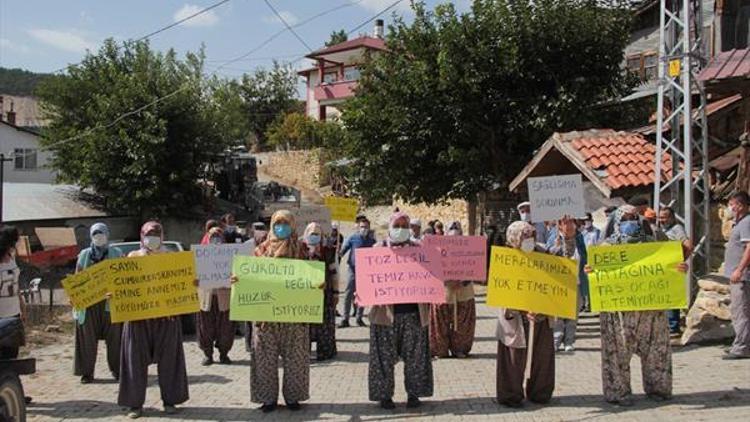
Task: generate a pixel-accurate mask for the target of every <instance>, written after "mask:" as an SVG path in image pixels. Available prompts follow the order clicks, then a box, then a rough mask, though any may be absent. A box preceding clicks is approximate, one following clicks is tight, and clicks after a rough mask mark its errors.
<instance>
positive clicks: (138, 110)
mask: <svg viewBox="0 0 750 422" xmlns="http://www.w3.org/2000/svg"><path fill="white" fill-rule="evenodd" d="M224 1H225V2H226V1H229V0H224ZM361 1H362V0H359V1H356V2H349V3H346V4H343V5H339V6H337V7H334V8H332V9H330V10H327V11H324V12H322V13H319V14H317V15H315V16H313V17H311V18H308V19H306V20H305V21H303V22H300V23H298V24H297V25H295V26H301V25H303V24H306V23H308V22H310V21H312V20H314V19H316V18H319V17H321V16H324V15H326V14H328V13H330V12H332V11H335V10H339V9H343V8H345V7H350V6H353V5H355V4H357V3H360V2H361ZM402 1H403V0H397V1H395V2H393V3H392V4H390V5H389V6H388V7H386V8H385V9H383V10H381V11H380V12H378V13H377V14H376V15H375V16H373V17H371V18H369V19H368V20H366V21H364V22H363V23H362V24H360V25H358V26H356V27H354V29H352V30H350V31H349V32H348V33H347V35H351V34H352V33H354V32H355V31H357V30H358V29H360V28H362V27H363V26H365V25H367V24H368V23H370V22H372V21H373V20H375V19H377V18H378V17H379V16H380V15H382V14H383V13H386V12H387V11H389V10H390V9H392V8H393V7H395V6H396V5H397V4H399V3H401V2H402ZM287 30H291V29H290V28H286V29H282V30H281V31H279V32H276V33H274V34H273V35H271V36H270V37H269V38H268V39H266V40H265V41H263V42H261V43H260V44H259V45H258V46H256V47H255V48H253V49H251V50H250V51H249V52H247V53H245V54H243V55H241V56H238V57H236V58H234V59H231V60H228V61H227V62H225V63H224V64H222V65H221V66H219V67H217V68H216V69H215V70H214V71H213V72H211V73H210V75H215V74H216V73H218V72H219V71H220V70H221V69H224V68H225V67H226V66H227V65H230V64H232V63H235V62H238V61H240V60H243V59H245V58H247V57H248V56H249V55H251V54H253V53H254V52H256V51H258V50H260V49H261V48H263V47H265V46H266V45H267V44H268V43H270V42H271V41H273V40H274V39H276V38H277V37H278V36H279V35H281V34H283V33H284V32H286V31H287ZM308 48H309V47H308ZM304 58H305V56H302V57H300V58H299V59H297V60H295V61H293V62H292V63H296V62H298V61H299V60H302V59H304ZM189 87H190V85H183V86H182V87H180V88H178V89H176V90H174V91H172V92H170V93H169V94H166V95H164V96H163V97H159V98H157V99H155V100H153V101H151V102H150V103H148V104H146V105H143V106H141V107H138V108H137V109H135V110H131V111H128V112H126V113H124V114H122V115H120V116H118V117H117V118H115V119H114V120H113V121H111V122H110V123H108V124H106V125H97V126H94V127H93V128H89V129H86V130H84V131H83V132H81V133H80V134H78V135H73V136H71V137H68V138H65V139H62V140H60V141H57V142H55V143H53V144H52V145H49V146H47V147H46V148H45V149H47V150H49V149H50V148H54V147H56V146H59V145H62V144H64V143H67V142H72V141H75V140H78V139H80V138H82V137H84V136H86V135H88V134H89V133H91V132H94V131H96V130H99V129H107V128H110V127H112V126H114V125H115V124H117V123H118V122H120V121H121V120H122V119H125V118H127V117H129V116H132V115H134V114H138V113H140V112H141V111H143V110H145V109H147V108H149V107H151V106H153V105H156V104H158V103H160V102H162V101H164V100H166V99H168V98H171V97H173V96H175V95H177V94H178V93H180V92H182V91H184V90H186V89H187V88H189Z"/></svg>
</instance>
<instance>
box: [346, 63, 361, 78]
mask: <svg viewBox="0 0 750 422" xmlns="http://www.w3.org/2000/svg"><path fill="white" fill-rule="evenodd" d="M344 80H345V81H356V80H359V68H357V67H356V66H351V67H347V68H345V69H344Z"/></svg>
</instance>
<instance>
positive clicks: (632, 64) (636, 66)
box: [627, 54, 643, 78]
mask: <svg viewBox="0 0 750 422" xmlns="http://www.w3.org/2000/svg"><path fill="white" fill-rule="evenodd" d="M627 67H628V70H629V71H630V72H632V73H634V74H635V75H637V76H638V77H639V78H643V75H641V55H640V54H637V55H635V56H628V62H627Z"/></svg>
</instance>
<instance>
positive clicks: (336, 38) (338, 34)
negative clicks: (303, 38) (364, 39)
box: [326, 29, 349, 47]
mask: <svg viewBox="0 0 750 422" xmlns="http://www.w3.org/2000/svg"><path fill="white" fill-rule="evenodd" d="M348 39H349V35H347V33H346V31H344V30H343V29H340V30H338V31H333V32H331V36H330V38H328V41H326V47H330V46H332V45H336V44H340V43H342V42H344V41H347V40H348Z"/></svg>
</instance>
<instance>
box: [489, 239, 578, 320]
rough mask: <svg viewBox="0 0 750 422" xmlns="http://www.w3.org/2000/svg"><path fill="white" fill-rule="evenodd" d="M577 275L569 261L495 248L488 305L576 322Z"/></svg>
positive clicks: (575, 263)
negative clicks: (574, 320)
mask: <svg viewBox="0 0 750 422" xmlns="http://www.w3.org/2000/svg"><path fill="white" fill-rule="evenodd" d="M577 272H578V263H577V262H576V261H574V260H572V259H569V258H562V257H558V256H554V255H548V254H543V253H537V252H523V251H521V250H518V249H512V248H503V247H498V246H493V247H492V257H491V260H490V274H489V279H488V280H487V304H488V305H490V306H499V307H503V308H508V309H517V310H522V311H527V312H534V313H539V314H544V315H551V316H556V317H562V318H569V319H574V318H575V317H576V306H577V305H576V301H577V294H578V288H577V287H578V278H577Z"/></svg>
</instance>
